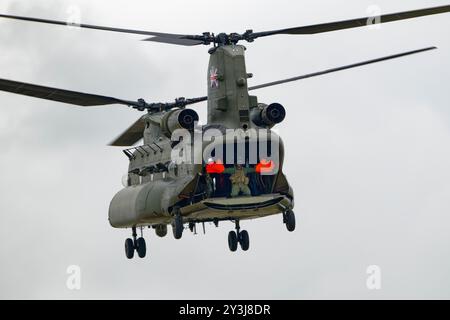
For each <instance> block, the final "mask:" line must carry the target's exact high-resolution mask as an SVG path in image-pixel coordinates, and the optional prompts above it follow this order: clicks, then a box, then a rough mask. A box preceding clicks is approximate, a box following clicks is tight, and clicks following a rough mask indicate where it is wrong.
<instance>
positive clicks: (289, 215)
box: [284, 210, 295, 232]
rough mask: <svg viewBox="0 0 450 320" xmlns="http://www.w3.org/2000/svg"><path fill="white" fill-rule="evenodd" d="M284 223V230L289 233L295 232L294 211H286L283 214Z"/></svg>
mask: <svg viewBox="0 0 450 320" xmlns="http://www.w3.org/2000/svg"><path fill="white" fill-rule="evenodd" d="M284 223H285V224H286V229H287V230H288V231H289V232H293V231H294V230H295V214H294V211H292V210H288V211H286V212H285V213H284Z"/></svg>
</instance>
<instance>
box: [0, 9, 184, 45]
mask: <svg viewBox="0 0 450 320" xmlns="http://www.w3.org/2000/svg"><path fill="white" fill-rule="evenodd" d="M0 18H7V19H14V20H22V21H29V22H38V23H46V24H54V25H60V26H76V27H80V28H85V29H94V30H102V31H112V32H121V33H130V34H138V35H144V36H154V37H162V38H167V39H175V40H176V39H182V38H184V37H189V36H188V35H182V34H174V33H162V32H154V31H143V30H133V29H121V28H113V27H105V26H97V25H92V24H83V23H82V24H71V23H69V22H66V21H58V20H48V19H40V18H32V17H23V16H14V15H7V14H0Z"/></svg>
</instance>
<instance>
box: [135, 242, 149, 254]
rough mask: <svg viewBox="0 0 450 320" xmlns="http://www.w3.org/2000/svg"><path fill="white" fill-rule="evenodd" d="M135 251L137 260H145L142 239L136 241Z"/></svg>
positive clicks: (145, 248) (145, 251)
mask: <svg viewBox="0 0 450 320" xmlns="http://www.w3.org/2000/svg"><path fill="white" fill-rule="evenodd" d="M136 251H137V253H138V256H139V258H145V255H146V254H147V245H146V244H145V239H144V238H139V239H137V241H136Z"/></svg>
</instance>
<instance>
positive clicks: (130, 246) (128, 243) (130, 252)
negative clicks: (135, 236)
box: [125, 239, 134, 260]
mask: <svg viewBox="0 0 450 320" xmlns="http://www.w3.org/2000/svg"><path fill="white" fill-rule="evenodd" d="M125 255H126V256H127V258H128V259H130V260H131V259H133V258H134V243H133V240H131V239H127V240H125Z"/></svg>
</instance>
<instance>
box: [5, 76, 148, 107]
mask: <svg viewBox="0 0 450 320" xmlns="http://www.w3.org/2000/svg"><path fill="white" fill-rule="evenodd" d="M0 91H6V92H11V93H15V94H20V95H24V96H29V97H34V98H39V99H45V100H51V101H58V102H63V103H68V104H73V105H77V106H82V107H91V106H104V105H110V104H124V105H128V106H135V107H137V106H139V103H138V102H135V101H126V100H121V99H117V98H114V97H107V96H100V95H96V94H89V93H83V92H77V91H69V90H63V89H57V88H51V87H44V86H38V85H35V84H29V83H25V82H18V81H12V80H5V79H0Z"/></svg>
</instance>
